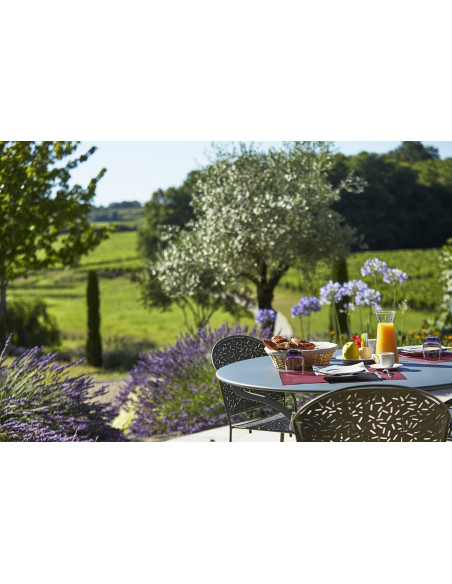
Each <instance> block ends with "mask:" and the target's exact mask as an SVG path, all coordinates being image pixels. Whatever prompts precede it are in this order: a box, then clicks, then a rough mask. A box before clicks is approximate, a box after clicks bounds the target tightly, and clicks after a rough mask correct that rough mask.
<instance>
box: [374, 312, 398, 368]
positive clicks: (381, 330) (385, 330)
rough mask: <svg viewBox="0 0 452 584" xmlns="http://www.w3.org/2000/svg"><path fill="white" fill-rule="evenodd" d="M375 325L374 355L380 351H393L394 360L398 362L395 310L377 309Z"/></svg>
mask: <svg viewBox="0 0 452 584" xmlns="http://www.w3.org/2000/svg"><path fill="white" fill-rule="evenodd" d="M375 315H376V317H377V321H378V325H377V346H376V348H375V355H379V354H380V353H394V362H395V363H398V362H399V356H398V353H397V341H396V336H395V330H394V317H395V315H396V313H395V310H377V312H376V313H375Z"/></svg>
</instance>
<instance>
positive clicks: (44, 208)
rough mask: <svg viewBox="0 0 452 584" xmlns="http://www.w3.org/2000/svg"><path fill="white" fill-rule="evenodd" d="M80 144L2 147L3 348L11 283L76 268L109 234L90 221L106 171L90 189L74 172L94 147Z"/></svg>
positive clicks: (0, 331)
mask: <svg viewBox="0 0 452 584" xmlns="http://www.w3.org/2000/svg"><path fill="white" fill-rule="evenodd" d="M78 145H79V142H11V141H7V142H0V216H1V223H0V344H3V343H4V341H5V337H6V291H7V286H8V282H10V280H12V279H14V278H17V277H19V276H24V275H26V274H27V273H28V272H30V271H31V270H39V269H43V268H47V267H49V266H52V265H55V264H58V263H59V264H63V265H67V264H72V263H74V262H76V261H77V260H78V259H79V258H80V256H82V255H83V254H85V253H87V252H88V251H90V250H92V249H93V248H94V247H95V246H96V245H98V244H99V243H100V241H101V240H102V239H103V238H105V237H106V236H107V235H108V230H107V229H94V228H93V226H92V225H91V224H90V222H89V220H88V213H89V211H90V209H91V201H92V200H93V198H94V196H95V192H96V186H97V183H98V181H99V180H100V179H101V178H102V176H103V174H104V173H105V169H103V170H102V171H101V172H100V173H99V174H98V175H97V176H96V177H95V178H93V179H92V180H91V181H90V183H89V185H88V187H87V188H82V187H81V186H80V185H73V186H71V185H70V178H71V171H72V170H73V169H74V168H76V167H77V166H78V165H79V164H81V163H83V162H85V161H86V160H87V159H88V158H89V156H91V155H92V154H93V153H94V151H95V148H91V149H90V150H89V151H88V152H86V153H85V154H82V155H80V156H76V155H75V154H74V153H75V150H76V149H77V147H78Z"/></svg>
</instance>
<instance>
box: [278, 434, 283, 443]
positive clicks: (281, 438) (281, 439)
mask: <svg viewBox="0 0 452 584" xmlns="http://www.w3.org/2000/svg"><path fill="white" fill-rule="evenodd" d="M279 441H280V442H284V432H281V437H280V439H279Z"/></svg>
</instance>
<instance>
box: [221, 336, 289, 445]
mask: <svg viewBox="0 0 452 584" xmlns="http://www.w3.org/2000/svg"><path fill="white" fill-rule="evenodd" d="M266 356H267V353H266V352H265V349H264V344H263V343H262V341H260V340H259V339H256V338H254V337H248V336H243V335H234V336H231V337H227V338H225V339H221V340H220V341H218V342H217V343H216V344H215V346H214V348H213V349H212V363H213V366H214V367H215V369H219V368H220V367H224V366H225V365H229V364H230V363H236V362H237V361H244V360H245V359H253V358H254V357H266ZM219 383H220V388H221V393H222V395H223V401H224V407H225V410H226V416H227V418H228V423H229V442H232V430H233V428H240V429H242V430H249V431H250V432H252V431H253V430H263V431H266V432H279V433H280V434H281V442H284V435H285V434H290V435H292V434H293V431H292V430H290V429H289V424H290V421H289V420H288V418H287V417H286V416H284V415H283V414H280V413H278V414H276V415H273V416H267V417H259V418H255V419H253V420H247V421H245V422H233V421H232V416H235V415H237V414H241V413H243V412H248V411H252V410H257V409H259V408H262V405H263V404H262V403H261V402H258V401H255V400H253V399H252V398H251V397H250V398H248V397H246V398H245V397H241V396H239V395H238V394H237V393H236V392H235V391H234V389H233V388H232V386H231V385H229V384H228V383H224V382H223V381H220V382H219ZM242 389H243V388H242ZM245 390H246V388H245ZM252 391H253V393H254V394H256V395H259V396H262V397H263V398H264V399H265V397H266V395H267V394H266V392H265V391H257V390H255V389H253V390H252ZM269 393H270V392H269ZM268 397H270V398H271V399H272V400H273V401H277V402H280V403H282V404H283V405H285V397H286V394H285V393H284V392H281V393H277V392H276V393H275V392H271V395H270V394H269V395H268ZM292 398H293V400H294V403H295V408H296V407H297V403H296V399H295V396H292Z"/></svg>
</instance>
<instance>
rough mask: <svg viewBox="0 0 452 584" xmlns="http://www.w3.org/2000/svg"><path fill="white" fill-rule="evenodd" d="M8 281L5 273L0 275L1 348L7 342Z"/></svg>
mask: <svg viewBox="0 0 452 584" xmlns="http://www.w3.org/2000/svg"><path fill="white" fill-rule="evenodd" d="M7 285H8V282H7V280H6V277H5V276H4V275H2V276H0V350H1V349H3V347H4V346H5V343H6V287H7Z"/></svg>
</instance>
